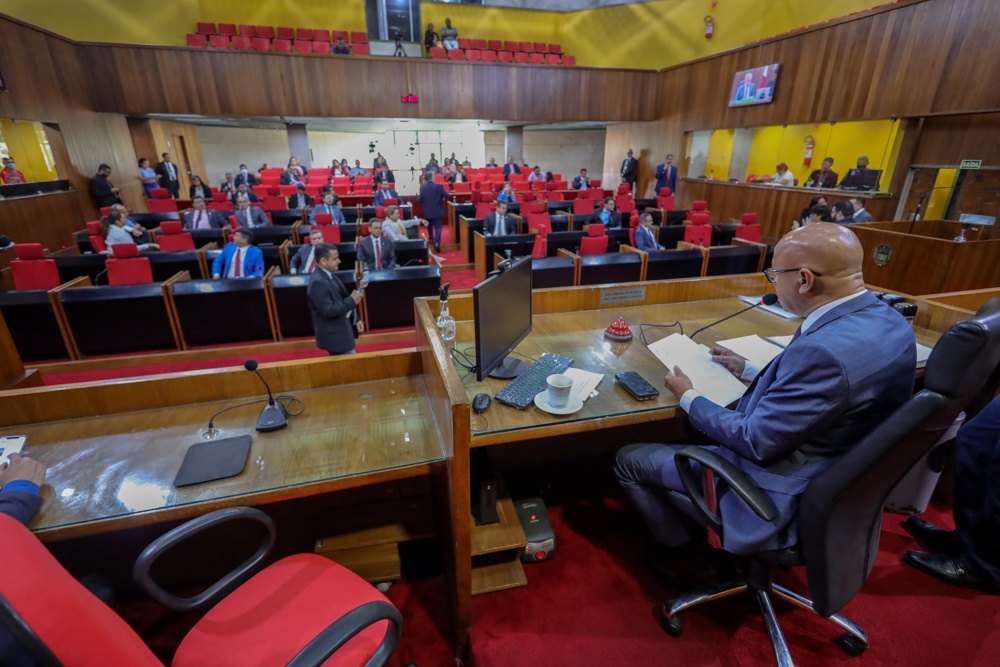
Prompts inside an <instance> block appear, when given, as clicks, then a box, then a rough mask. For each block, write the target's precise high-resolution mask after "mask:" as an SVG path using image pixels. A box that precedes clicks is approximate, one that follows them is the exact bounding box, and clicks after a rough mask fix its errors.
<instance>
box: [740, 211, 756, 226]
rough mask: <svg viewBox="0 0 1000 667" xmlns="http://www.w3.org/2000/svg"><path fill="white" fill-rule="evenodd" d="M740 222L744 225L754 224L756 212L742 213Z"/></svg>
mask: <svg viewBox="0 0 1000 667" xmlns="http://www.w3.org/2000/svg"><path fill="white" fill-rule="evenodd" d="M740 222H742V223H743V224H744V225H753V224H756V222H757V214H756V213H744V214H743V217H742V218H740Z"/></svg>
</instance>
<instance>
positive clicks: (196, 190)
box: [188, 175, 212, 199]
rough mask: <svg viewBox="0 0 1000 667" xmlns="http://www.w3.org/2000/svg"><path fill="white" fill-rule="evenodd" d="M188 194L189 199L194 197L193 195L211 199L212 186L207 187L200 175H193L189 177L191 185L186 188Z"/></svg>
mask: <svg viewBox="0 0 1000 667" xmlns="http://www.w3.org/2000/svg"><path fill="white" fill-rule="evenodd" d="M188 196H189V197H190V198H191V199H194V198H195V197H204V198H205V199H211V198H212V188H210V187H209V185H208V183H205V182H204V181H202V180H201V176H198V175H194V176H192V177H191V187H190V188H188Z"/></svg>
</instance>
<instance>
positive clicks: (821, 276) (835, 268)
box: [614, 223, 916, 578]
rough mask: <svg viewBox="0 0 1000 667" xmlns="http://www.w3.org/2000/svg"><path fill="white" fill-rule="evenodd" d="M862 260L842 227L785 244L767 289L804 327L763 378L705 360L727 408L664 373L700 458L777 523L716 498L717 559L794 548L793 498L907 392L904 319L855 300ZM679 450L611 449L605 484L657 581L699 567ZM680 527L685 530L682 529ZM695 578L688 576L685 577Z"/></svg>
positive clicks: (800, 234)
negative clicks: (723, 373) (761, 495)
mask: <svg viewBox="0 0 1000 667" xmlns="http://www.w3.org/2000/svg"><path fill="white" fill-rule="evenodd" d="M863 260H864V249H863V248H862V247H861V243H860V242H859V241H858V239H857V237H856V236H854V234H853V233H852V232H851V231H850V229H849V228H847V227H844V226H842V225H831V224H822V223H821V224H815V225H807V226H806V227H804V228H802V229H797V230H794V231H792V232H789V233H788V234H786V235H785V236H784V237H783V238H782V239H781V241H780V242H779V243H778V245H777V246H776V248H775V251H774V263H773V267H771V268H769V269H768V274H767V276H768V279H769V280H770V281H773V282H774V285H775V289H776V291H777V293H778V297H779V299H780V300H781V305H782V306H783V307H784V308H786V309H788V310H789V311H791V312H793V313H795V314H796V315H798V316H799V317H803V318H805V320H804V321H803V322H802V325H801V326H800V327H799V330H798V331H796V334H795V337H794V338H793V340H792V342H791V343H790V344H789V345H788V346H787V347H786V348H785V349H784V351H782V352H781V353H780V354H779V355H778V357H777V358H776V359H775V360H774V361H773V362H772V363H770V364H767V366H766V367H765V368H763V369H760V368H756V367H754V366H753V364H750V363H749V362H747V361H746V360H745V359H743V358H742V357H739V356H737V355H736V354H735V353H733V352H729V351H727V350H724V349H723V348H718V347H716V348H713V349H712V350H711V354H712V358H713V360H714V361H716V362H717V363H719V364H721V365H722V366H724V367H725V368H726V369H727V370H729V371H730V372H731V373H732V374H733V375H735V376H736V377H738V378H741V379H743V380H744V381H751V380H753V382H752V384H751V385H750V386H749V388H748V389H747V390H746V392H745V393H744V394H743V397H742V398H741V399H740V400H739V402H738V403H737V404H736V406H735V408H733V409H727V408H726V407H725V406H722V405H717V404H716V403H713V402H712V401H711V400H709V399H708V398H706V397H704V396H702V395H701V394H699V393H698V391H697V390H695V389H694V388H693V386H692V383H691V380H690V379H689V378H688V376H687V375H685V373H684V368H683V366H675V367H674V368H672V369H670V370H668V372H667V374H666V376H665V377H664V379H663V382H664V385H665V386H666V388H667V389H668V390H669V391H670V392H671V393H672V394H673V395H674V396H676V397H678V398H679V402H680V407H681V408H682V409H683V410H684V411H685V412H687V413H688V420H689V421H690V423H691V426H692V427H694V429H693V430H697V431H698V432H700V433H702V434H704V435H705V436H707V437H708V438H709V440H710V441H712V442H713V444H711V445H707V446H706V448H707V449H709V450H711V451H713V452H714V453H716V454H718V455H720V456H722V457H723V458H725V459H727V460H728V461H729V462H730V463H731V464H733V465H735V466H736V467H737V468H739V469H740V470H741V471H742V472H743V473H744V474H746V475H749V476H750V478H751V479H753V480H754V481H755V482H757V483H758V484H759V485H761V486H762V487H763V488H764V489H766V491H767V492H768V493H767V495H768V496H769V497H770V498H771V499H772V500H773V501H774V502H775V504H776V506H777V508H778V513H777V516H776V518H775V519H774V520H773V521H764V520H762V519H760V518H758V517H757V516H756V515H755V514H754V513H753V512H751V511H750V510H748V509H747V508H746V506H745V505H743V504H742V501H741V500H740V499H739V498H737V497H736V494H732V493H720V495H719V509H720V512H721V514H722V516H723V517H726V522H725V533H724V535H723V537H722V545H723V548H724V549H725V550H726V551H728V552H730V553H733V554H737V555H742V554H750V553H755V552H758V551H764V550H777V549H784V548H787V547H789V546H790V545H793V544H795V543H796V542H798V533H799V531H798V525H797V524H796V521H797V515H798V504H799V497H800V496H801V495H802V493H803V491H805V489H807V488H808V483H809V481H810V480H811V479H813V478H815V477H816V476H818V475H820V474H822V473H823V472H824V471H825V470H827V469H828V468H829V466H830V464H831V463H833V462H834V461H835V460H836V459H837V458H838V457H840V456H841V455H842V454H843V453H844V452H845V451H847V450H848V449H850V448H851V447H852V446H854V445H855V444H856V443H857V442H858V441H859V440H860V439H861V438H862V437H864V436H865V435H867V434H868V433H870V432H871V431H872V430H873V429H874V428H876V427H877V426H878V425H879V424H881V423H882V422H883V421H884V420H885V419H886V418H887V417H889V415H891V414H892V412H893V411H894V410H896V408H898V407H899V406H900V405H902V404H903V403H904V402H905V401H906V400H907V399H908V398H909V397H910V396H911V395H912V393H913V379H914V368H915V366H916V349H915V346H914V339H913V329H912V328H911V327H910V326H909V325H908V324H907V322H906V320H905V319H903V318H902V317H900V316H899V314H898V313H896V312H895V311H893V310H892V309H891V308H890V307H889V306H887V305H886V304H884V303H882V302H881V301H879V300H878V299H876V298H875V297H874V296H873V295H872V294H871V293H870V292H868V290H867V289H865V281H864V276H863V275H862V272H861V265H862V261H863ZM684 446H685V445H668V444H636V445H630V446H628V447H625V448H624V449H622V450H620V451H619V452H618V454H617V456H616V460H615V466H614V473H615V476H616V477H617V478H618V481H619V483H620V484H621V486H622V488H623V489H624V491H625V494H626V496H627V497H628V498H629V500H630V501H631V504H632V506H633V507H635V508H636V509H637V510H638V511H639V513H640V514H641V515H642V516H643V518H644V519H645V520H646V524H647V526H648V527H649V529H650V530H651V532H652V537H653V544H652V545H651V546H652V553H651V554H650V555H651V556H653V557H654V558H655V559H656V561H655V562H656V563H658V564H659V565H660V566H661V567H660V569H661V571H662V572H664V574H667V575H668V576H670V577H671V578H673V577H678V578H684V575H685V574H686V573H683V572H679V571H677V570H674V571H673V572H670V571H669V570H667V568H666V567H663V566H666V565H668V564H669V565H670V566H672V567H674V568H683V567H685V566H686V565H687V564H689V563H692V562H695V563H696V562H698V560H699V559H700V558H703V557H704V552H701V553H698V552H693V549H694V548H697V544H696V543H692V538H695V539H697V536H699V535H701V536H704V535H705V529H704V528H699V527H697V526H698V524H699V523H700V522H699V521H698V520H697V519H696V518H695V517H697V516H698V515H697V514H696V513H694V512H693V510H692V507H691V500H690V498H689V497H688V496H687V495H686V494H685V491H684V486H683V484H681V481H680V478H679V476H678V474H677V468H676V466H675V464H674V453H675V452H676V451H677V450H678V449H680V448H682V447H684ZM691 519H695V521H694V523H691ZM695 572H696V573H697V570H695Z"/></svg>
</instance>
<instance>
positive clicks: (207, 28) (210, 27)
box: [198, 23, 215, 35]
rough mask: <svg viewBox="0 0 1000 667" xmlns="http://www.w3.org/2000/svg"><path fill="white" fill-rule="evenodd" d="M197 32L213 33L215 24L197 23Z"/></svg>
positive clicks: (203, 33) (200, 33)
mask: <svg viewBox="0 0 1000 667" xmlns="http://www.w3.org/2000/svg"><path fill="white" fill-rule="evenodd" d="M198 34H199V35H214V34H215V24H214V23H199V24H198Z"/></svg>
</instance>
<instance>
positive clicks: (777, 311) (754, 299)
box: [739, 296, 799, 320]
mask: <svg viewBox="0 0 1000 667" xmlns="http://www.w3.org/2000/svg"><path fill="white" fill-rule="evenodd" d="M760 299H761V297H759V296H741V297H739V300H740V301H742V302H743V303H745V304H748V305H751V306H752V305H753V304H755V303H760ZM759 310H766V311H767V312H769V313H771V314H772V315H777V316H778V317H784V318H785V319H786V320H796V319H799V316H798V315H796V314H795V313H790V312H788V311H787V310H785V309H784V308H782V307H781V306H780V305H778V304H776V303H775V304H772V305H770V306H761V307H760V308H759Z"/></svg>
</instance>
